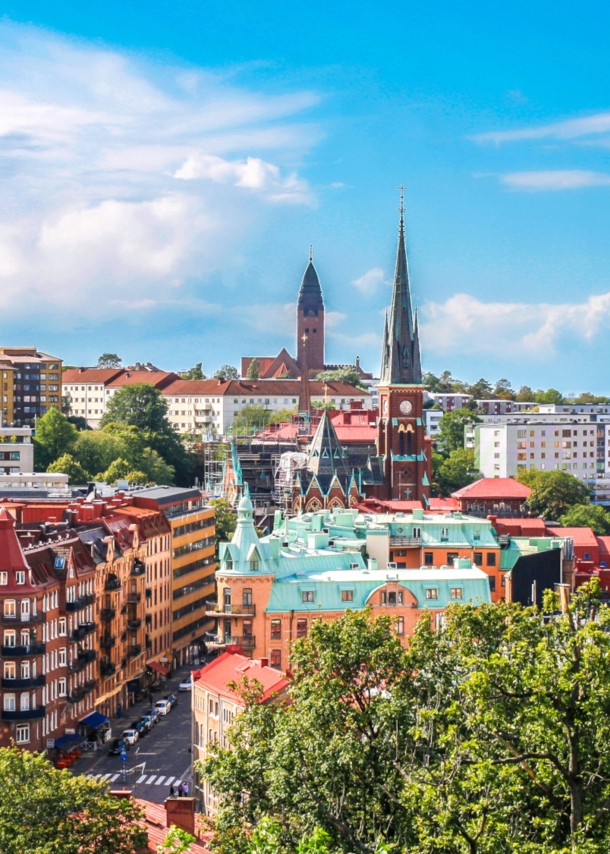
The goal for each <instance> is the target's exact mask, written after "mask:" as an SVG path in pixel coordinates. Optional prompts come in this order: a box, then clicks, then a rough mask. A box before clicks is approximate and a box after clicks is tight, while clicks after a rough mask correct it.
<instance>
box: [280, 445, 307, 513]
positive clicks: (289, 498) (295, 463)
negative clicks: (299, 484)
mask: <svg viewBox="0 0 610 854" xmlns="http://www.w3.org/2000/svg"><path fill="white" fill-rule="evenodd" d="M306 463H307V454H304V453H302V452H301V451H285V452H284V453H282V454H274V455H273V480H274V490H273V497H274V500H275V504H276V505H277V507H278V508H279V509H280V510H281V511H282V513H286V512H289V511H291V510H292V509H293V495H294V477H295V472H297V471H298V470H300V469H302V468H303V467H304V466H305V464H306Z"/></svg>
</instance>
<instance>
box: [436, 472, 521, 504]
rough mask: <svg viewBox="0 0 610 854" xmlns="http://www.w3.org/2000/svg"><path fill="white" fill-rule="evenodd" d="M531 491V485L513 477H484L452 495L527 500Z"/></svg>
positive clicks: (455, 496)
mask: <svg viewBox="0 0 610 854" xmlns="http://www.w3.org/2000/svg"><path fill="white" fill-rule="evenodd" d="M531 491H532V490H531V489H530V488H529V486H525V484H523V483H519V481H518V480H514V478H512V477H482V478H481V480H477V481H475V483H469V484H468V486H463V487H462V488H461V489H458V490H457V492H452V493H451V495H452V496H453V498H472V499H475V498H480V499H485V498H487V499H489V500H493V499H498V500H503V499H504V500H506V499H511V498H512V499H515V500H525V499H526V498H527V497H528V496H529V494H530V493H531Z"/></svg>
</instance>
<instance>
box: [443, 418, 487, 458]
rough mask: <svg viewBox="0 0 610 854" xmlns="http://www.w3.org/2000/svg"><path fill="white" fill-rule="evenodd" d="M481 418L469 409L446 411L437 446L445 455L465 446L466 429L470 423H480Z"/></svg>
mask: <svg viewBox="0 0 610 854" xmlns="http://www.w3.org/2000/svg"><path fill="white" fill-rule="evenodd" d="M480 422H481V419H480V418H479V417H478V416H477V415H475V414H474V413H472V412H470V410H468V409H454V410H453V412H446V413H445V414H444V415H443V416H442V418H441V420H440V421H439V425H438V430H439V432H438V439H437V442H436V444H437V447H438V449H439V451H440V452H441V453H443V454H445V455H447V456H448V455H449V454H451V453H452V452H453V451H459V450H462V449H463V447H464V429H465V428H466V426H467V425H468V424H479V423H480Z"/></svg>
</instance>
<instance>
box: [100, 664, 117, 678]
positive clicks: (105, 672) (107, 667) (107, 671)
mask: <svg viewBox="0 0 610 854" xmlns="http://www.w3.org/2000/svg"><path fill="white" fill-rule="evenodd" d="M100 673H101V674H102V676H114V674H115V673H116V664H115V663H114V661H102V662H100Z"/></svg>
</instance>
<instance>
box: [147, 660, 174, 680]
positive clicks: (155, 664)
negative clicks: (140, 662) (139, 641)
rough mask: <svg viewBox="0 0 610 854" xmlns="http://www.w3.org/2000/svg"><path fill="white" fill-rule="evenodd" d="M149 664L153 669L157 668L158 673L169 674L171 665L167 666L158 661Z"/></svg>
mask: <svg viewBox="0 0 610 854" xmlns="http://www.w3.org/2000/svg"><path fill="white" fill-rule="evenodd" d="M148 666H149V667H152V669H153V670H156V671H157V673H160V674H161V676H169V672H170V671H169V667H166V666H165V665H164V664H159V662H158V661H151V662H150V663H149V665H148Z"/></svg>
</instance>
